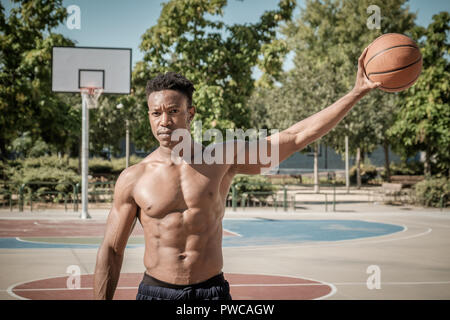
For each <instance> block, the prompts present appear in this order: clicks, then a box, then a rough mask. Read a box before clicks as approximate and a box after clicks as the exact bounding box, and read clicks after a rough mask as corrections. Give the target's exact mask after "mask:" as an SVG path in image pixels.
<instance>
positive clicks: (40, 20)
mask: <svg viewBox="0 0 450 320" xmlns="http://www.w3.org/2000/svg"><path fill="white" fill-rule="evenodd" d="M13 4H14V5H13V7H12V8H11V10H10V12H9V15H8V16H6V13H5V9H4V8H3V6H2V5H1V4H0V127H1V128H2V130H1V132H0V157H2V158H4V157H6V152H7V145H8V144H9V143H10V142H11V141H12V140H13V139H15V138H16V137H18V136H20V135H22V134H23V133H24V132H29V133H30V135H31V137H32V138H33V139H37V138H38V137H42V139H43V140H44V141H45V142H47V143H50V144H54V145H57V146H58V147H59V148H61V149H63V148H64V146H65V144H66V138H67V137H66V136H65V134H64V128H65V127H66V126H67V125H68V124H67V121H70V117H66V114H67V113H70V111H69V108H70V107H69V106H68V105H67V104H66V103H64V102H63V101H62V100H61V99H60V97H59V96H57V95H54V94H52V92H51V90H50V86H51V79H50V76H51V66H50V62H51V48H52V47H53V46H57V45H73V43H72V42H71V41H70V40H68V39H65V38H64V37H63V36H61V35H59V34H54V33H52V32H51V30H52V29H53V28H55V27H56V26H58V24H60V23H61V22H62V21H63V20H64V19H65V17H66V10H65V8H64V7H63V6H62V0H57V1H46V0H30V1H19V0H13Z"/></svg>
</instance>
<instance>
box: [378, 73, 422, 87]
mask: <svg viewBox="0 0 450 320" xmlns="http://www.w3.org/2000/svg"><path fill="white" fill-rule="evenodd" d="M419 76H420V73H419V74H418V75H417V77H415V78H414V79H413V80H411V81H410V82H408V83H407V84H405V85H403V86H400V87H384V86H380V87H381V88H383V89H400V88H403V87H406V86H408V85H410V84H411V83H413V82H414V81H416V80H417V78H419Z"/></svg>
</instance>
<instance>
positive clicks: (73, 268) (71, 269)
mask: <svg viewBox="0 0 450 320" xmlns="http://www.w3.org/2000/svg"><path fill="white" fill-rule="evenodd" d="M66 273H68V274H69V277H68V278H67V281H66V287H67V289H72V290H73V289H80V288H81V269H80V267H79V266H77V265H70V266H68V267H67V269H66Z"/></svg>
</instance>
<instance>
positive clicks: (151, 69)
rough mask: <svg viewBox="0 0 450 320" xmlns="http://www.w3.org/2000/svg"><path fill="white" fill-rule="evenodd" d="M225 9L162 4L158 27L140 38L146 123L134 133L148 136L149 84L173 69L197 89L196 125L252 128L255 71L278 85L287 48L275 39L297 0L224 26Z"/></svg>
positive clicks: (220, 2)
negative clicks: (256, 17)
mask: <svg viewBox="0 0 450 320" xmlns="http://www.w3.org/2000/svg"><path fill="white" fill-rule="evenodd" d="M226 4H227V1H226V0H189V1H174V0H172V1H169V2H167V3H166V4H164V6H163V9H162V12H161V16H160V17H159V19H158V23H157V24H156V25H155V26H153V27H151V28H150V29H148V30H147V31H146V32H145V33H144V35H143V36H142V43H141V46H140V48H141V49H142V50H143V51H144V52H145V56H144V61H143V62H141V63H138V64H137V66H136V67H135V69H134V72H133V84H134V86H135V88H136V97H137V99H138V101H140V103H139V105H140V108H141V111H140V114H141V115H142V119H145V121H144V120H141V121H143V122H145V123H141V124H142V126H141V127H140V128H138V127H136V129H135V130H136V131H137V130H140V131H141V133H145V134H146V136H147V137H148V132H149V131H148V130H147V129H148V125H147V124H146V123H147V122H148V119H147V111H146V110H147V103H146V99H145V83H146V81H147V80H148V79H149V78H151V77H153V76H155V75H156V74H157V73H160V72H166V71H169V70H170V71H175V72H180V73H182V74H183V75H185V76H186V77H187V78H188V79H190V80H191V81H193V83H194V84H195V87H196V91H195V93H194V104H195V106H196V108H197V117H196V119H195V120H201V121H202V126H203V128H204V129H208V128H211V127H215V128H218V129H227V128H235V127H238V128H243V129H245V128H248V127H249V121H250V120H249V119H250V118H249V112H248V110H247V108H246V102H247V99H248V97H249V96H250V95H251V93H252V91H253V89H254V87H255V81H254V79H253V78H252V70H253V68H254V67H255V66H259V67H260V68H261V69H262V70H263V72H264V73H265V77H264V79H262V80H261V81H262V82H265V83H271V82H273V81H274V80H276V78H277V76H278V75H279V72H280V70H281V58H282V56H283V55H284V54H285V52H286V44H285V43H284V42H283V41H280V40H278V39H276V28H277V26H279V24H280V23H282V22H283V21H287V20H289V19H290V17H291V14H292V11H293V9H294V7H295V0H280V2H279V6H278V8H277V10H272V11H266V12H265V13H264V14H263V15H262V16H261V18H260V20H259V21H258V22H256V23H251V24H250V23H248V24H233V25H227V24H225V23H224V22H222V21H220V16H222V14H223V8H224V7H225V6H226ZM217 18H219V19H217ZM144 113H145V117H144ZM138 140H139V139H138ZM147 141H148V138H147Z"/></svg>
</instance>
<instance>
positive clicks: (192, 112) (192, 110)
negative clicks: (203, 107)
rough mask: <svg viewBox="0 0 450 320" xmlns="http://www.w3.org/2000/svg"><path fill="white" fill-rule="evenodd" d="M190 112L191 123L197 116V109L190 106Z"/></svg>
mask: <svg viewBox="0 0 450 320" xmlns="http://www.w3.org/2000/svg"><path fill="white" fill-rule="evenodd" d="M188 112H189V122H191V121H192V119H194V116H195V107H194V106H190V107H189V108H188Z"/></svg>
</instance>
